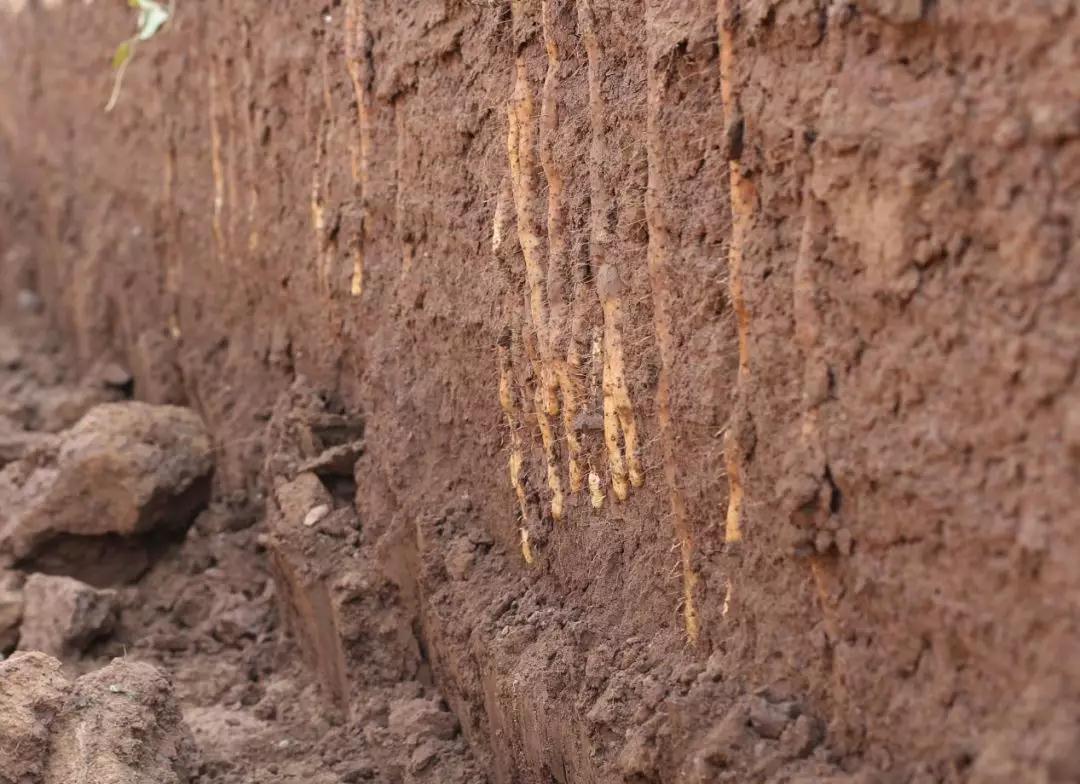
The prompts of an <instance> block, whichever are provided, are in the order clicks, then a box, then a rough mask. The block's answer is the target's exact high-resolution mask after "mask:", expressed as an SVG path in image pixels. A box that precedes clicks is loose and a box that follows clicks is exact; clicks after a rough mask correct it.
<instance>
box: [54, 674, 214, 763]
mask: <svg viewBox="0 0 1080 784" xmlns="http://www.w3.org/2000/svg"><path fill="white" fill-rule="evenodd" d="M196 768H197V757H196V751H195V746H194V742H193V741H192V739H191V733H190V731H189V730H188V728H187V726H186V725H185V724H184V721H183V717H182V716H181V714H180V709H179V708H178V707H177V705H176V701H175V698H174V696H173V689H172V684H171V683H170V682H169V679H168V678H166V677H165V676H164V675H163V674H162V673H161V672H160V671H159V670H157V669H156V668H154V667H152V666H150V665H149V664H144V663H142V662H135V661H130V660H127V659H114V660H113V661H112V663H110V664H109V665H108V666H106V667H103V668H102V669H100V670H97V671H96V672H93V673H90V674H89V675H84V676H83V677H82V678H79V680H78V681H76V682H75V685H74V687H73V688H72V690H71V693H70V694H69V696H68V698H67V700H66V701H65V703H64V707H63V709H62V710H61V712H60V714H59V715H58V716H57V718H56V722H55V725H54V728H53V740H52V743H51V744H50V749H49V757H48V761H47V763H46V766H45V778H44V784H72V782H81V781H86V782H87V784H89V782H90V781H93V782H94V784H149V782H154V784H184V782H189V781H192V776H193V774H194V772H195V770H196ZM86 771H93V776H92V778H87V777H86Z"/></svg>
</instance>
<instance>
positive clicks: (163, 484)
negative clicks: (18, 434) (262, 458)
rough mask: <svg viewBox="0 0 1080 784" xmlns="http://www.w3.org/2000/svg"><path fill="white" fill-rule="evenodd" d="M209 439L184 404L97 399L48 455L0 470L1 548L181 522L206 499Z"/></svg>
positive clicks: (12, 550)
mask: <svg viewBox="0 0 1080 784" xmlns="http://www.w3.org/2000/svg"><path fill="white" fill-rule="evenodd" d="M212 470H213V459H212V454H211V448H210V440H209V437H208V436H207V434H206V430H205V428H204V427H203V425H202V422H201V421H200V420H199V418H198V417H197V416H196V415H195V414H193V413H192V412H191V411H189V410H187V409H182V408H176V407H172V406H150V405H147V404H144V403H134V402H133V403H111V404H104V405H100V406H97V407H96V408H94V409H92V410H91V411H90V412H89V413H88V414H86V416H84V417H83V418H82V419H81V420H80V421H79V422H78V424H76V425H75V426H74V427H72V428H71V429H70V430H67V431H66V432H65V433H64V434H63V436H62V437H61V439H60V443H59V446H58V447H57V449H56V451H55V454H52V453H50V454H47V455H43V456H42V457H41V459H40V460H37V461H34V462H31V461H28V460H27V461H21V462H18V463H13V464H11V465H9V466H7V467H5V468H4V469H3V471H2V472H0V499H2V501H3V510H4V511H3V515H4V516H3V519H2V521H0V553H7V554H8V556H9V558H13V559H15V560H20V561H21V560H25V559H27V558H31V557H34V556H36V555H38V554H39V553H40V552H41V551H42V550H43V549H45V548H47V547H48V546H49V544H50V543H51V542H53V541H56V540H58V539H62V538H64V537H68V538H70V537H78V538H80V539H86V538H89V537H103V536H106V535H113V536H120V537H134V536H140V535H146V534H149V533H151V532H160V531H164V532H168V531H175V530H176V529H178V528H182V527H183V526H185V525H187V524H188V523H189V522H191V520H192V518H193V517H194V515H195V514H196V513H197V512H198V511H199V509H201V508H202V507H203V506H205V505H206V503H207V500H208V497H209V490H210V475H211V472H212Z"/></svg>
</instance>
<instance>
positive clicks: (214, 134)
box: [209, 61, 225, 264]
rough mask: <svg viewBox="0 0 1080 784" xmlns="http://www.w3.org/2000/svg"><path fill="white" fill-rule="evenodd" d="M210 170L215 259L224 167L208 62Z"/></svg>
mask: <svg viewBox="0 0 1080 784" xmlns="http://www.w3.org/2000/svg"><path fill="white" fill-rule="evenodd" d="M209 86H210V89H209V93H210V172H211V175H212V176H213V178H214V205H213V208H214V210H213V222H212V228H213V233H214V248H215V250H216V251H217V261H218V264H221V263H222V262H223V261H224V260H225V230H224V227H223V225H222V213H223V212H224V210H225V173H224V172H225V167H224V165H223V164H222V161H221V126H220V123H219V120H218V113H219V112H220V111H221V105H220V104H221V98H220V97H219V95H218V77H217V65H216V63H215V62H214V61H211V62H210V69H209Z"/></svg>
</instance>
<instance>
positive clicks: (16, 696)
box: [0, 652, 70, 784]
mask: <svg viewBox="0 0 1080 784" xmlns="http://www.w3.org/2000/svg"><path fill="white" fill-rule="evenodd" d="M69 686H70V684H69V683H68V680H67V678H65V677H64V675H63V673H62V672H61V671H60V662H58V661H57V660H56V659H54V658H52V657H51V656H48V655H46V654H44V653H38V652H30V653H16V654H15V655H14V656H12V657H11V658H10V659H8V660H6V661H0V782H2V783H3V784H24V783H25V782H33V784H38V783H39V782H41V781H42V774H43V772H44V770H45V763H46V755H47V753H48V749H49V739H50V736H51V734H52V728H53V723H54V721H55V719H56V716H57V714H59V713H60V710H61V708H62V707H63V704H64V699H65V697H66V694H67V691H68V688H69Z"/></svg>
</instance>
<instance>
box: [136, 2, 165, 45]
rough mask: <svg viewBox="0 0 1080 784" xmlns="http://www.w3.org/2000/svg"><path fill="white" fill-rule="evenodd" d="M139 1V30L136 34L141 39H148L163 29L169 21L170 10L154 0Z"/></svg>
mask: <svg viewBox="0 0 1080 784" xmlns="http://www.w3.org/2000/svg"><path fill="white" fill-rule="evenodd" d="M138 3H139V23H138V27H139V31H138V33H136V36H137V37H138V39H139V40H140V41H147V40H149V39H151V38H153V37H154V34H155V33H156V32H157V31H158V30H160V29H161V26H162V25H163V24H165V23H166V22H167V21H169V12H168V11H167V10H165V7H164V6H162V5H161V4H160V3H155V2H154V0H138Z"/></svg>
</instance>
